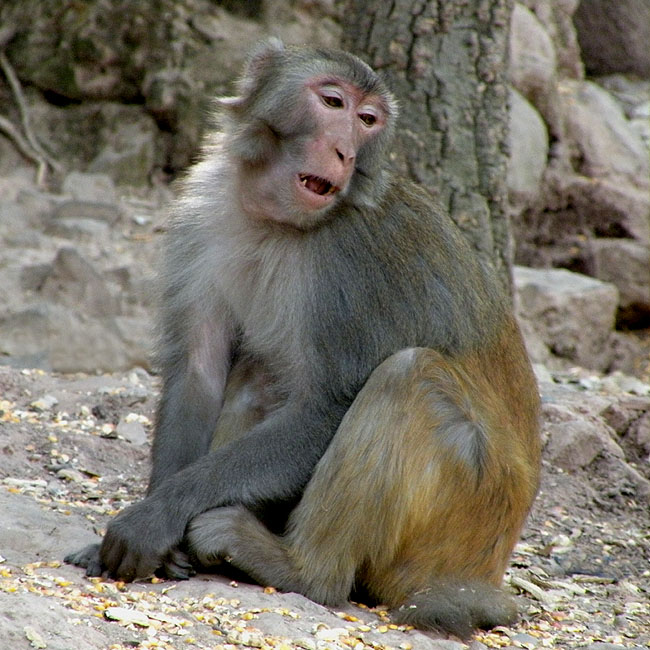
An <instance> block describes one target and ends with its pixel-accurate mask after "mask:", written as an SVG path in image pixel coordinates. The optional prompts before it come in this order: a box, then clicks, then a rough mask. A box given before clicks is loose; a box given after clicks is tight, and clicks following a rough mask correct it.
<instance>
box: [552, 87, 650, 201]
mask: <svg viewBox="0 0 650 650" xmlns="http://www.w3.org/2000/svg"><path fill="white" fill-rule="evenodd" d="M559 97H560V100H561V107H562V113H563V115H564V121H565V125H566V137H567V139H568V144H569V146H570V147H571V148H572V149H573V151H574V156H575V159H576V161H577V162H576V165H575V167H576V171H577V172H579V173H580V174H582V175H583V176H588V177H592V178H607V179H608V180H619V181H624V182H627V183H629V184H631V185H633V186H635V187H639V188H645V189H647V188H648V187H650V161H649V159H648V152H647V150H646V149H645V146H644V144H643V141H642V140H641V138H640V136H639V134H638V133H637V132H636V131H635V130H634V129H633V128H632V126H631V125H630V123H629V121H628V120H627V118H626V117H625V114H624V113H623V110H622V108H621V107H620V106H619V104H618V103H617V102H616V101H615V100H614V98H613V97H612V96H611V95H610V94H609V93H608V92H607V91H606V90H604V89H603V88H601V87H600V86H598V85H596V84H594V83H592V82H590V81H573V80H570V79H565V80H563V81H562V82H561V83H560V93H559Z"/></svg>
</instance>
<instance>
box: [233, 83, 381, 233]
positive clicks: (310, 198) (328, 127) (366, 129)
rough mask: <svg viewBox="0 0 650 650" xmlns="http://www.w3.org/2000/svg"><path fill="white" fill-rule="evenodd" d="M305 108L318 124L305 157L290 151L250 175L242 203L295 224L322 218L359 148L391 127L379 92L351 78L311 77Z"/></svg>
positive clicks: (256, 214) (249, 210) (349, 172)
mask: <svg viewBox="0 0 650 650" xmlns="http://www.w3.org/2000/svg"><path fill="white" fill-rule="evenodd" d="M305 93H306V98H305V99H306V110H309V111H311V112H312V114H313V116H314V118H315V122H316V124H317V125H318V127H317V131H316V134H315V136H314V137H313V138H312V139H311V140H310V141H309V142H308V144H307V145H306V147H305V151H304V152H303V155H302V156H301V160H298V161H297V160H294V159H292V158H291V157H290V155H289V154H288V153H285V154H283V155H281V156H279V157H278V158H277V159H274V160H273V162H272V164H269V165H263V166H261V167H260V168H259V169H257V170H254V171H253V172H252V173H251V172H249V173H248V174H247V179H246V183H245V185H243V187H242V190H243V191H242V195H241V200H242V207H243V208H244V210H245V211H246V212H247V213H248V214H250V215H251V216H254V217H257V218H263V219H271V220H272V221H278V222H282V223H289V224H293V225H296V226H299V227H300V226H304V225H308V224H310V223H312V222H314V221H317V215H318V213H322V211H324V210H325V209H326V208H328V207H329V206H331V205H332V203H333V202H334V201H335V200H336V198H337V196H338V194H339V193H341V192H345V191H346V189H347V187H348V185H349V183H350V179H351V178H352V174H353V173H354V168H355V160H356V155H357V151H358V150H359V148H360V147H361V145H363V144H364V143H365V142H366V141H368V140H369V139H371V138H373V137H375V136H376V135H377V134H378V133H380V132H381V131H382V129H383V128H384V127H385V125H386V119H387V115H386V109H385V108H384V105H383V104H382V102H381V101H380V99H379V98H378V97H377V96H374V95H364V94H363V93H362V92H361V91H360V90H359V89H358V88H356V87H355V86H354V85H352V84H350V83H349V82H347V81H344V80H341V79H333V78H331V77H326V78H316V79H310V80H308V81H307V83H306V85H305Z"/></svg>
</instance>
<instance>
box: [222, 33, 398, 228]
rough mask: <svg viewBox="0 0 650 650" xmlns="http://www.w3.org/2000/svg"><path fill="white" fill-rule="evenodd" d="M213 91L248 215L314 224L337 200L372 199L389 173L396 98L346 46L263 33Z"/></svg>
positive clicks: (358, 201)
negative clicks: (311, 44) (244, 62)
mask: <svg viewBox="0 0 650 650" xmlns="http://www.w3.org/2000/svg"><path fill="white" fill-rule="evenodd" d="M237 89H238V94H237V96H235V97H225V98H221V99H220V100H219V104H220V105H221V107H222V118H223V120H222V125H223V128H224V132H225V142H226V150H227V152H228V155H229V156H230V157H231V158H232V159H233V160H234V162H235V164H236V165H237V168H238V170H239V174H238V179H239V180H238V182H239V186H238V195H239V197H240V200H241V205H242V208H243V210H244V212H246V213H247V214H248V215H249V216H252V217H254V218H262V219H270V220H272V221H276V222H279V223H284V224H288V225H292V226H295V227H297V228H301V229H306V228H311V227H314V226H316V225H317V224H319V223H320V222H322V221H323V220H325V219H327V218H328V217H329V216H330V215H331V214H333V213H334V211H335V210H334V208H335V206H337V205H339V204H341V203H346V204H347V205H357V206H362V205H374V204H376V203H377V201H378V200H379V198H380V197H381V195H382V193H383V188H384V187H385V185H386V181H387V178H388V170H387V162H388V159H387V148H388V145H389V144H390V142H391V139H392V133H393V131H394V124H395V120H396V117H397V103H396V101H395V99H394V98H393V96H392V95H391V93H390V92H389V91H388V89H387V88H386V86H385V85H384V83H383V82H382V81H381V79H380V78H379V77H378V75H377V74H376V73H375V72H374V71H373V70H372V69H371V68H370V67H369V66H368V65H366V64H365V63H364V62H363V61H361V60H360V59H358V58H357V57H355V56H353V55H351V54H348V53H346V52H342V51H338V50H328V49H312V48H298V47H285V46H284V45H283V44H282V43H281V42H280V41H278V40H275V39H273V40H271V41H268V42H266V43H264V44H263V45H262V46H260V48H259V49H258V50H256V51H255V52H254V53H253V55H252V56H251V58H250V60H249V62H248V66H247V68H246V71H245V73H244V75H243V76H242V78H241V79H240V81H239V84H238V88H237Z"/></svg>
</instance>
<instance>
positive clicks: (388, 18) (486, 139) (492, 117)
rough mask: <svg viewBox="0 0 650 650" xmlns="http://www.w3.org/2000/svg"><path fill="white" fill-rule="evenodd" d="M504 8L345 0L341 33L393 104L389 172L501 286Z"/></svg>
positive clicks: (504, 4)
mask: <svg viewBox="0 0 650 650" xmlns="http://www.w3.org/2000/svg"><path fill="white" fill-rule="evenodd" d="M511 11H512V1H511V0H393V1H392V2H386V1H385V0H376V1H375V2H369V1H368V0H348V2H347V6H346V10H345V14H344V24H345V27H344V35H343V47H344V48H346V49H348V50H350V51H352V52H354V53H356V54H358V55H359V56H361V57H362V58H364V59H365V60H366V61H367V62H368V63H369V64H370V65H372V66H373V67H374V68H375V69H376V70H378V71H380V72H381V73H382V74H384V76H385V77H386V79H387V81H388V83H389V85H390V87H391V88H392V90H393V91H394V93H395V94H396V96H397V98H398V100H399V101H400V121H399V127H398V142H397V146H396V149H395V166H396V169H398V170H399V171H401V172H403V173H405V174H406V175H408V176H410V177H411V178H412V179H413V180H414V181H416V182H418V183H421V184H422V185H424V186H425V187H426V188H427V189H428V190H429V191H430V192H431V193H432V194H433V195H434V196H435V197H436V199H437V200H438V201H439V202H440V203H441V204H442V205H443V206H444V207H446V208H447V210H448V211H449V214H450V215H451V216H452V218H453V219H454V221H455V222H456V223H457V224H458V225H459V226H460V228H461V229H462V230H463V232H464V233H465V234H466V236H467V237H468V239H469V240H470V242H471V243H472V245H473V246H474V247H475V248H476V250H477V251H478V252H479V253H480V254H481V255H483V256H484V257H485V258H487V259H489V260H491V262H492V263H493V264H494V265H495V267H496V268H497V272H498V273H499V275H500V277H501V279H502V280H503V283H504V285H506V286H507V287H509V286H510V279H509V278H510V273H509V269H510V265H511V245H510V234H509V226H508V217H507V188H506V163H507V157H508V148H507V135H508V106H507V101H508V86H507V81H506V60H507V59H506V57H507V51H508V42H507V36H508V27H509V22H510V14H511Z"/></svg>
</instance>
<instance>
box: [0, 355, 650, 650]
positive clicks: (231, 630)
mask: <svg viewBox="0 0 650 650" xmlns="http://www.w3.org/2000/svg"><path fill="white" fill-rule="evenodd" d="M554 391H573V393H575V394H573V393H572V394H571V395H570V397H571V399H573V400H574V402H576V403H578V404H580V403H581V400H582V394H578V393H576V391H575V390H574V389H572V388H570V387H561V386H557V387H555V388H554V389H553V391H551V394H550V396H549V397H548V399H549V400H550V401H551V402H552V401H554V400H557V399H558V396H557V394H555V392H554ZM585 395H586V393H585ZM156 398H157V383H156V379H155V378H154V377H152V376H150V375H149V374H147V373H146V372H145V371H142V370H134V371H132V372H130V373H127V374H125V375H120V376H117V375H114V376H109V375H103V376H86V375H74V376H60V375H53V374H47V373H44V372H43V371H38V370H16V369H10V368H7V367H0V454H1V458H2V462H1V463H0V524H1V525H0V556H1V557H0V640H1V641H2V643H0V646H2V647H3V648H12V649H15V650H21V649H23V648H25V649H27V648H50V649H53V650H70V649H71V648H75V649H76V650H94V649H99V648H111V649H113V650H124V649H126V648H164V649H169V648H174V649H181V648H188V649H189V648H197V649H203V648H210V649H215V648H217V649H220V650H221V649H225V650H235V649H237V648H279V649H285V650H286V649H288V648H302V649H304V650H321V649H330V648H332V649H333V648H353V649H354V650H363V649H366V648H374V649H380V648H395V649H400V650H408V649H409V648H412V649H415V650H419V649H422V650H427V649H429V648H431V649H443V648H445V649H448V650H452V649H453V650H461V649H462V648H464V647H467V645H465V644H461V643H460V642H459V641H458V640H454V639H440V638H439V637H436V636H435V635H427V634H423V633H421V632H418V631H415V630H409V629H405V628H403V627H397V626H395V625H393V624H392V623H391V622H390V620H389V619H388V618H387V617H386V615H385V613H384V612H383V611H382V610H381V609H375V610H368V609H367V608H364V607H362V606H359V605H355V604H350V605H349V606H347V607H346V608H345V609H344V610H343V611H332V610H329V609H327V608H324V607H321V606H319V605H316V604H315V603H312V602H311V601H309V600H307V599H306V598H303V597H302V596H299V595H297V594H281V593H278V592H276V591H275V590H273V589H271V588H266V589H264V588H262V587H259V586H257V585H249V584H246V583H244V582H235V581H232V580H230V579H229V578H225V577H220V576H215V575H200V576H197V577H196V578H194V579H192V580H190V581H187V582H183V583H177V582H173V581H163V580H156V579H153V580H149V581H143V582H139V583H137V584H133V585H125V584H123V583H119V582H114V581H111V580H101V579H88V578H86V577H85V576H83V574H82V572H81V571H80V570H78V569H76V568H74V567H70V566H67V565H65V564H62V558H63V556H64V555H65V554H66V553H67V552H69V551H72V550H76V549H77V548H78V547H80V546H82V545H84V544H85V543H88V542H90V541H92V540H94V539H97V534H98V533H101V532H102V530H103V529H104V527H105V525H106V523H107V521H108V520H109V518H110V517H111V516H112V515H114V514H115V513H116V512H117V511H119V510H120V509H121V508H123V507H124V506H126V505H128V504H129V503H132V502H133V501H135V500H137V499H139V498H141V497H142V496H143V493H144V488H145V481H146V477H147V473H148V454H149V440H150V434H151V423H152V417H153V410H154V407H155V401H156ZM596 398H597V399H601V398H600V397H598V396H596ZM585 403H588V401H587V402H585ZM634 453H635V454H636V456H635V458H634V460H635V465H634V466H635V467H636V471H637V472H638V473H639V475H643V476H645V477H646V478H650V464H649V463H648V458H647V456H643V455H641V454H639V453H638V448H636V449H635V450H634ZM630 454H632V450H630ZM625 467H626V466H625V465H624V464H622V463H618V464H614V465H612V463H611V462H609V460H608V458H607V456H606V455H603V456H602V457H599V458H596V459H595V460H594V461H593V462H592V463H590V464H589V466H588V467H586V468H585V469H583V470H579V471H573V472H571V471H566V470H564V471H563V470H561V469H559V468H558V467H557V466H555V465H554V464H552V463H551V462H549V461H548V460H545V462H544V468H543V481H542V485H541V489H540V493H539V497H538V499H537V502H536V504H535V507H534V510H533V512H532V514H531V516H530V519H529V522H528V525H527V527H526V529H525V531H524V534H523V536H522V540H521V542H520V544H519V545H518V546H517V548H516V550H515V553H514V555H513V559H512V566H511V569H510V571H509V573H508V576H507V580H506V585H507V588H508V589H509V590H511V591H512V592H513V593H515V594H517V598H518V602H519V604H520V608H521V619H520V621H519V623H518V624H516V625H514V626H512V627H510V628H498V629H496V630H492V631H490V632H482V633H479V634H477V635H476V637H475V640H474V641H472V643H471V644H470V646H469V647H471V648H473V649H474V650H478V649H479V648H484V647H493V648H515V647H517V648H574V647H589V648H592V649H594V650H596V649H598V650H606V649H608V648H619V647H620V648H623V647H626V648H643V647H650V507H649V503H650V501H649V500H648V496H647V494H643V492H642V491H640V490H638V489H635V487H634V485H633V484H632V483H630V481H629V480H628V478H629V477H628V476H626V474H625Z"/></svg>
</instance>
